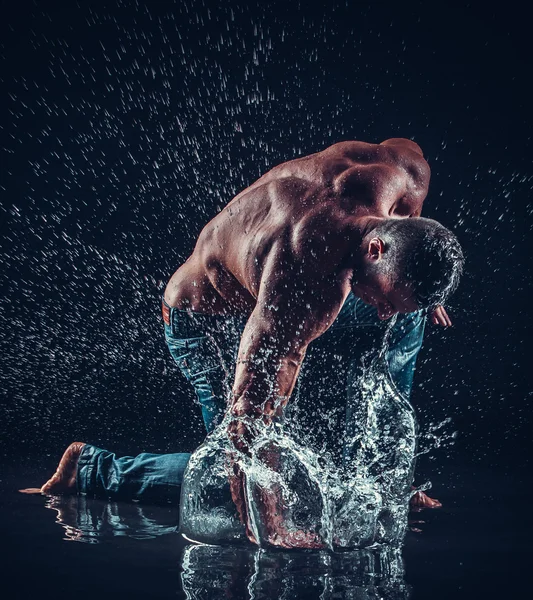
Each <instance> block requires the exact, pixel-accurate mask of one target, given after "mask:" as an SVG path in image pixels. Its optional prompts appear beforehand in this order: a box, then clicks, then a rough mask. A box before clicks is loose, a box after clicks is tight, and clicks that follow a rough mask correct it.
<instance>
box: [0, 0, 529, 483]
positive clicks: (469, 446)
mask: <svg viewBox="0 0 533 600" xmlns="http://www.w3.org/2000/svg"><path fill="white" fill-rule="evenodd" d="M252 5H253V3H249V4H248V3H240V4H239V3H223V4H222V3H215V2H192V1H191V0H189V1H188V2H170V1H158V2H149V3H148V2H142V1H139V2H130V1H126V0H124V1H109V2H89V3H85V2H69V3H65V2H57V3H54V2H49V1H48V2H27V1H20V2H17V3H12V2H3V3H2V19H1V21H2V33H1V38H0V43H1V57H0V60H1V73H0V81H1V96H0V97H1V102H2V106H1V111H0V114H1V129H0V132H1V144H0V146H1V149H0V151H1V155H0V156H1V161H2V162H1V182H0V192H1V198H2V209H1V213H0V219H1V221H2V234H1V238H0V240H1V241H0V243H1V264H2V269H1V283H2V290H3V294H2V302H1V314H0V331H1V342H0V344H1V345H0V353H1V356H2V364H3V367H2V374H1V379H0V382H1V392H2V408H1V411H2V414H1V420H0V438H1V442H0V443H1V446H0V452H1V455H2V456H3V460H6V461H12V460H13V461H15V460H16V461H20V460H24V459H27V458H31V457H33V456H35V455H37V454H39V455H43V454H45V455H52V456H55V455H58V454H59V453H60V452H61V450H62V449H63V447H64V446H65V445H66V444H67V443H69V442H70V441H73V440H74V439H80V440H83V441H88V442H92V443H95V444H98V445H101V446H105V447H111V448H113V449H115V450H117V451H119V452H127V453H136V452H140V451H155V452H160V451H179V450H191V449H193V448H194V447H195V446H196V445H197V444H198V443H199V441H200V440H201V439H202V424H201V420H200V417H199V412H198V410H197V407H196V406H194V404H193V395H192V393H191V391H190V390H189V388H188V387H187V385H186V383H185V381H184V380H183V379H182V378H181V376H180V375H179V373H178V372H177V370H176V369H175V368H174V366H173V364H172V361H171V359H170V357H169V356H168V353H167V351H166V348H165V345H164V342H163V336H162V326H161V322H160V318H159V296H160V294H161V292H162V290H163V288H164V284H165V283H166V280H167V278H168V277H169V276H170V275H171V273H172V272H173V270H174V269H175V268H176V267H177V266H178V265H179V264H180V262H181V261H182V260H184V259H185V258H186V257H187V256H188V254H189V253H190V252H191V250H192V247H193V244H194V240H195V237H196V236H197V234H198V232H199V231H200V229H201V227H202V226H203V224H204V223H205V222H206V221H207V220H208V219H209V218H211V217H212V216H213V215H214V214H215V213H216V212H217V210H219V208H220V207H221V206H222V205H224V204H225V203H226V202H227V201H228V200H229V199H230V198H231V197H232V195H233V194H235V193H236V192H237V191H239V190H240V189H242V188H243V187H244V186H246V185H248V184H249V183H251V182H252V181H253V180H254V179H255V178H256V177H257V176H259V175H260V174H261V173H262V172H264V171H265V170H266V169H268V168H269V167H271V166H273V165H275V164H277V163H279V162H282V161H284V160H287V159H291V158H293V157H296V156H300V155H304V154H308V153H311V152H315V151H318V150H321V149H323V148H324V147H325V146H327V145H329V144H331V143H333V142H336V141H340V140H345V139H361V140H364V141H372V142H379V141H382V140H383V139H386V138H388V137H399V136H402V137H409V138H412V139H414V140H416V141H417V142H418V143H419V144H420V145H421V147H422V148H423V149H424V152H425V154H426V157H427V159H428V161H429V163H430V165H431V167H432V181H431V186H430V193H429V196H428V198H427V200H426V208H425V216H428V217H432V218H435V219H438V220H439V221H441V222H443V223H444V224H445V225H447V226H448V227H450V228H452V229H453V230H454V231H455V232H456V233H457V235H458V236H459V238H460V240H461V242H462V243H463V246H464V249H465V254H466V257H467V269H466V273H465V276H464V279H463V282H462V285H461V287H460V290H459V291H458V292H457V293H456V295H455V297H454V298H453V299H452V301H451V303H450V306H449V312H450V314H451V315H452V319H453V321H454V326H453V328H451V329H450V330H447V331H443V330H440V329H437V328H434V327H428V334H427V336H426V340H425V344H424V347H423V350H422V351H421V355H420V361H419V368H418V370H417V374H416V380H415V388H414V391H413V398H412V400H413V403H414V404H415V406H417V407H418V409H419V413H420V419H421V422H422V426H423V427H427V426H428V425H429V424H430V423H432V422H433V423H435V422H439V421H440V420H442V419H444V418H445V417H447V416H449V417H452V419H453V428H455V429H456V430H457V431H458V432H459V436H458V438H457V441H456V443H455V445H454V446H453V447H451V448H448V449H445V450H440V451H437V455H438V456H440V458H441V459H442V460H444V461H446V460H450V461H454V462H459V463H461V464H463V465H465V466H466V467H467V468H470V467H472V468H475V467H476V465H483V466H488V467H494V468H496V467H497V468H499V469H504V470H506V471H509V470H514V468H522V467H524V465H526V463H527V462H528V460H529V453H530V452H531V450H532V445H531V441H530V423H531V391H530V390H531V385H530V377H529V375H530V372H531V368H530V366H529V359H528V355H529V348H528V339H529V336H528V335H527V331H528V327H529V324H530V322H531V318H530V314H529V307H528V306H527V305H526V292H527V282H528V281H529V279H530V277H531V266H530V262H529V247H528V244H527V241H528V233H529V230H530V218H531V211H532V205H531V201H530V195H531V187H532V181H533V172H532V169H531V133H532V131H531V120H530V119H529V112H528V105H529V98H528V94H527V90H528V89H529V81H528V72H529V70H530V69H529V68H528V60H527V52H526V50H527V45H528V44H527V35H526V25H525V17H524V15H521V14H519V13H518V12H517V11H516V10H514V9H513V8H512V7H511V6H506V7H505V9H504V8H502V9H501V11H500V12H495V11H494V10H493V9H488V8H487V7H485V8H483V9H480V8H479V7H475V6H468V7H461V8H457V9H454V10H451V9H449V8H446V7H445V6H441V7H439V8H435V7H431V8H430V7H428V6H425V7H415V5H414V4H411V3H407V5H406V4H405V3H398V4H397V5H396V6H395V7H394V8H391V7H388V6H387V5H386V4H383V3H373V4H372V5H371V6H367V5H365V4H363V3H356V2H348V3H339V2H336V1H333V2H323V3H320V2H319V3H316V4H313V5H311V4H308V3H296V2H294V3H292V2H291V3H282V2H267V3H266V4H264V5H263V7H262V8H259V7H258V6H252ZM504 10H505V12H503V11H504ZM439 452H440V454H439ZM422 468H424V467H423V466H422Z"/></svg>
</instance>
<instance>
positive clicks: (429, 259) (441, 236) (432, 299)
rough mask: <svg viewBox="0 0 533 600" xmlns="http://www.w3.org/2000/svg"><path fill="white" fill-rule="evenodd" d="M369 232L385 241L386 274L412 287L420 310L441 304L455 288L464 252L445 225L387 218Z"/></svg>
mask: <svg viewBox="0 0 533 600" xmlns="http://www.w3.org/2000/svg"><path fill="white" fill-rule="evenodd" d="M372 235H377V236H378V237H380V238H381V240H382V241H383V242H384V244H385V258H386V259H387V260H385V261H384V265H383V266H384V267H385V268H386V269H387V273H388V274H389V275H390V276H391V277H393V278H394V279H395V280H396V281H398V282H400V281H401V282H405V283H408V284H409V285H410V286H411V288H412V290H413V294H414V300H415V302H416V303H417V304H418V307H419V308H420V309H423V308H428V309H432V308H434V307H435V306H437V305H438V304H444V302H445V301H446V300H447V299H448V297H449V296H450V295H451V294H452V293H453V292H454V290H455V289H456V288H457V286H458V284H459V279H460V278H461V275H462V273H463V265H464V256H463V251H462V249H461V245H460V244H459V241H458V239H457V238H456V237H455V235H454V234H453V233H452V232H451V231H450V230H449V229H447V228H446V227H444V225H441V224H440V223H438V222H437V221H434V220H433V219H424V218H422V217H418V218H412V219H387V220H386V221H383V222H382V223H380V224H379V225H378V226H377V227H376V228H375V230H374V231H373V232H372ZM388 252H390V254H389V255H388V256H387V253H388Z"/></svg>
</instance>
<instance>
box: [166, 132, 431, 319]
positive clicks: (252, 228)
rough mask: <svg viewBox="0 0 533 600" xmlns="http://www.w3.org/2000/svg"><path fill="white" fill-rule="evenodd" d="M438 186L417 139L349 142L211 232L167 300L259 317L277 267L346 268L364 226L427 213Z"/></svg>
mask: <svg viewBox="0 0 533 600" xmlns="http://www.w3.org/2000/svg"><path fill="white" fill-rule="evenodd" d="M428 184H429V166H428V165H427V163H426V161H425V160H424V158H423V157H422V154H421V152H420V150H419V148H418V146H416V144H414V143H412V142H409V141H408V140H388V141H386V142H384V143H382V144H367V143H364V142H340V143H338V144H334V145H333V146H330V147H329V148H326V150H324V151H322V152H318V153H315V154H312V155H310V156H306V157H303V158H299V159H295V160H291V161H288V162H286V163H283V164H281V165H279V166H277V167H274V168H273V169H272V170H270V171H269V172H268V173H266V174H265V175H263V176H262V177H261V178H260V179H258V180H257V181H256V182H255V183H253V184H252V185H251V186H250V187H248V188H247V189H245V190H244V191H243V192H241V193H240V194H238V195H237V196H236V197H235V198H234V199H233V200H232V201H231V202H229V204H228V205H227V206H226V207H225V208H224V209H223V210H222V211H221V212H220V213H218V214H217V215H216V216H215V217H214V218H213V219H212V220H211V221H210V222H209V223H208V224H207V225H206V226H205V227H204V229H203V230H202V232H201V233H200V236H199V237H198V241H197V243H196V246H195V249H194V251H193V253H192V255H191V256H190V257H189V259H188V260H187V261H186V262H185V263H184V264H183V265H182V266H181V267H180V268H179V269H178V270H177V271H176V273H175V274H174V275H173V277H172V278H171V280H170V282H169V284H168V286H167V289H166V291H165V300H166V301H167V303H168V304H169V305H171V306H178V307H180V308H188V309H190V310H193V311H195V312H203V313H208V314H225V313H227V314H235V313H250V312H251V311H252V310H253V308H254V306H255V303H256V299H257V295H258V291H259V287H260V284H261V280H262V277H263V270H264V265H265V263H266V261H267V260H275V261H277V262H278V263H279V265H280V269H282V268H283V265H284V264H285V265H286V264H287V263H294V262H297V261H305V260H313V261H314V263H313V266H314V268H313V269H312V270H311V272H317V273H318V272H319V273H321V274H326V273H334V272H335V271H336V270H341V269H342V265H341V263H342V259H343V257H344V256H345V255H346V253H347V252H348V251H349V248H348V247H347V244H349V243H350V240H351V237H350V229H351V228H356V227H357V221H358V220H359V219H361V218H363V217H367V216H375V217H385V218H390V217H393V218H407V217H412V216H419V215H420V211H421V208H422V203H423V201H424V198H425V196H426V194H427V187H428ZM269 271H270V272H275V269H274V270H272V269H269Z"/></svg>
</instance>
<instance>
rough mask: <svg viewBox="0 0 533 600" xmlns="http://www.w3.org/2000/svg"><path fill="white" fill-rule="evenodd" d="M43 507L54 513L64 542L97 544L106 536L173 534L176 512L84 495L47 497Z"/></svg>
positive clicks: (138, 537)
mask: <svg viewBox="0 0 533 600" xmlns="http://www.w3.org/2000/svg"><path fill="white" fill-rule="evenodd" d="M45 507H46V508H49V509H51V510H53V511H55V512H56V522H57V523H58V524H59V525H60V526H61V527H62V528H63V530H64V532H65V537H64V538H63V539H64V540H65V541H71V542H83V543H87V544H97V543H98V542H101V541H104V540H106V539H107V538H112V537H124V536H125V537H129V538H132V539H136V540H146V539H151V538H155V537H158V536H160V535H166V534H169V533H176V528H177V511H176V510H166V511H165V510H164V509H162V507H159V506H149V505H148V506H147V505H141V504H138V503H133V502H132V503H128V502H104V501H102V500H98V499H95V498H88V497H86V496H51V497H49V498H47V499H46V502H45Z"/></svg>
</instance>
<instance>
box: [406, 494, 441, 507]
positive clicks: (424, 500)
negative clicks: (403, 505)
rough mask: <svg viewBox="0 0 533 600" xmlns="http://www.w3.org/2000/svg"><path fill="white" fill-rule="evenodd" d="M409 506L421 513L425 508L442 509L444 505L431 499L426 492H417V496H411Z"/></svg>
mask: <svg viewBox="0 0 533 600" xmlns="http://www.w3.org/2000/svg"><path fill="white" fill-rule="evenodd" d="M409 506H410V507H411V508H412V509H413V510H416V511H419V510H422V509H423V508H441V507H442V504H441V503H440V502H439V501H438V500H436V499H434V498H430V497H429V496H428V495H427V494H424V492H416V494H413V495H412V496H411V500H410V501H409Z"/></svg>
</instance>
